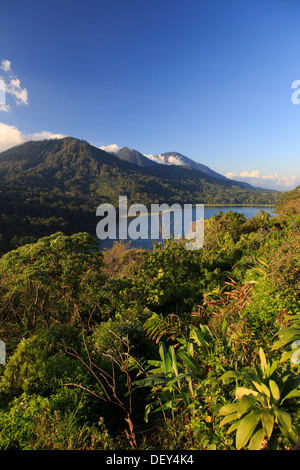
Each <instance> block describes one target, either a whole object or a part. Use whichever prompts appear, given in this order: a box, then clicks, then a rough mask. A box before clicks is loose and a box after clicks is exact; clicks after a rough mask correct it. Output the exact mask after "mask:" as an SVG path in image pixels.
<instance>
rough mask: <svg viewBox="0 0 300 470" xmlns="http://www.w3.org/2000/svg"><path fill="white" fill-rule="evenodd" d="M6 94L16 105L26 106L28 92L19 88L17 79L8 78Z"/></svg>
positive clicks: (19, 83)
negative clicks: (13, 99) (12, 98)
mask: <svg viewBox="0 0 300 470" xmlns="http://www.w3.org/2000/svg"><path fill="white" fill-rule="evenodd" d="M6 93H8V94H9V95H12V96H13V97H14V98H15V101H16V103H17V104H18V105H20V104H25V105H27V104H28V91H27V89H26V88H22V87H21V82H20V80H19V79H18V78H10V80H9V81H8V82H7V83H6Z"/></svg>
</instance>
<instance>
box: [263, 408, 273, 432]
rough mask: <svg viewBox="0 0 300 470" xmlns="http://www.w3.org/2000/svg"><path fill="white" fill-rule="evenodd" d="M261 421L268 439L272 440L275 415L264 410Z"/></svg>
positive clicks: (271, 411) (270, 411)
mask: <svg viewBox="0 0 300 470" xmlns="http://www.w3.org/2000/svg"><path fill="white" fill-rule="evenodd" d="M260 419H261V423H262V426H263V428H264V431H265V433H266V434H267V438H268V439H270V437H271V434H272V432H273V427H274V414H273V410H266V409H264V410H262V411H261V414H260Z"/></svg>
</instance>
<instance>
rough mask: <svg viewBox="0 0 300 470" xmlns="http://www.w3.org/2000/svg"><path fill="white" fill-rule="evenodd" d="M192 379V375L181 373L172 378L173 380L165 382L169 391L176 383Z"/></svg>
mask: <svg viewBox="0 0 300 470" xmlns="http://www.w3.org/2000/svg"><path fill="white" fill-rule="evenodd" d="M190 377H192V374H189V373H181V374H178V375H177V376H176V377H174V379H172V380H169V381H168V382H167V384H166V385H167V388H168V389H169V390H171V388H172V387H173V385H174V384H176V382H180V380H182V379H187V378H190Z"/></svg>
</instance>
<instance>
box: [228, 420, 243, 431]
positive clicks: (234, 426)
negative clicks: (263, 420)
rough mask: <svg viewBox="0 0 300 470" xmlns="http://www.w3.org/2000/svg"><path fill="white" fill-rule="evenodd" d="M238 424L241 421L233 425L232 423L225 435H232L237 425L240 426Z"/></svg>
mask: <svg viewBox="0 0 300 470" xmlns="http://www.w3.org/2000/svg"><path fill="white" fill-rule="evenodd" d="M240 422H241V420H239V421H236V422H235V423H233V424H232V425H231V426H230V428H229V429H228V431H227V433H226V434H230V433H232V432H233V431H235V430H236V429H238V427H239V425H240Z"/></svg>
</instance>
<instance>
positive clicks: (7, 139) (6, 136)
mask: <svg viewBox="0 0 300 470" xmlns="http://www.w3.org/2000/svg"><path fill="white" fill-rule="evenodd" d="M62 137H64V135H62V134H53V133H52V132H49V131H42V132H35V133H34V134H23V133H22V132H21V131H20V130H19V129H17V128H16V127H15V126H10V125H8V124H4V123H3V122H0V152H3V151H4V150H7V149H9V148H11V147H14V146H15V145H20V144H24V142H28V141H30V140H45V139H61V138H62Z"/></svg>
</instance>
